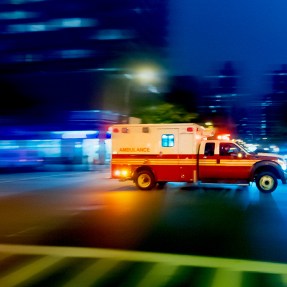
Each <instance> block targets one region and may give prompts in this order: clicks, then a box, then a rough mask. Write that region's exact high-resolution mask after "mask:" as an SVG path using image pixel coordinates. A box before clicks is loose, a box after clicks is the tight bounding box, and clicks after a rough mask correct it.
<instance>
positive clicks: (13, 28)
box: [7, 23, 46, 33]
mask: <svg viewBox="0 0 287 287" xmlns="http://www.w3.org/2000/svg"><path fill="white" fill-rule="evenodd" d="M45 30H46V26H45V25H44V24H43V23H33V24H15V25H9V26H8V28H7V32H8V33H27V32H42V31H45Z"/></svg>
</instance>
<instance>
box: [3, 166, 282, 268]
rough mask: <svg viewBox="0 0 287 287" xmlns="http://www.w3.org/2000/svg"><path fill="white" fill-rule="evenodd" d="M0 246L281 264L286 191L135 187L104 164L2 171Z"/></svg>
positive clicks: (173, 184)
mask: <svg viewBox="0 0 287 287" xmlns="http://www.w3.org/2000/svg"><path fill="white" fill-rule="evenodd" d="M0 193H1V194H0V216H1V221H0V244H4V245H5V246H6V245H9V244H17V245H19V244H20V245H37V246H58V247H59V246H62V247H85V248H86V247H88V248H104V249H107V250H108V249H112V250H123V251H139V252H152V253H168V254H174V255H176V254H179V255H180V254H181V255H191V256H194V255H196V256H208V257H215V258H230V259H233V258H234V259H240V260H256V261H257V260H258V261H265V262H278V263H286V262H287V249H286V244H287V233H286V222H287V209H286V206H287V193H286V187H285V186H282V185H281V184H280V185H279V187H278V189H277V190H276V191H275V192H274V193H272V194H261V193H259V192H258V190H257V189H256V187H255V185H252V186H249V187H238V186H228V185H220V186H216V185H200V186H196V187H195V186H192V185H187V184H179V183H169V184H167V185H166V187H165V188H164V189H162V190H153V191H148V192H144V191H138V190H137V189H136V188H135V186H134V185H133V183H132V182H129V181H127V182H119V181H117V180H112V179H110V174H109V170H108V169H103V170H95V171H70V172H69V171H62V172H42V173H41V172H39V173H27V174H26V173H19V174H5V175H4V174H2V175H1V176H0Z"/></svg>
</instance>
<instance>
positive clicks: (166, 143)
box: [161, 134, 174, 147]
mask: <svg viewBox="0 0 287 287" xmlns="http://www.w3.org/2000/svg"><path fill="white" fill-rule="evenodd" d="M161 146H162V147H173V146H174V135H172V134H164V135H162V137H161Z"/></svg>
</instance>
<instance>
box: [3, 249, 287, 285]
mask: <svg viewBox="0 0 287 287" xmlns="http://www.w3.org/2000/svg"><path fill="white" fill-rule="evenodd" d="M0 266H1V267H0V286H1V287H12V286H29V287H32V286H41V287H43V286H53V287H57V286H61V287H85V286H115V287H116V286H128V287H129V286H131V287H134V286H137V287H146V286H147V287H156V286H181V287H182V286H196V287H205V286H212V287H223V286H228V287H241V286H242V287H245V286H248V287H251V286H252V287H255V286H256V287H257V286H258V287H259V286H260V287H262V286H276V287H281V286H287V264H282V263H271V262H269V263H268V262H259V261H250V260H237V259H225V258H214V257H202V256H191V255H177V254H163V253H151V252H138V251H123V250H112V249H99V248H80V247H79V248H74V247H52V246H32V245H9V244H0Z"/></svg>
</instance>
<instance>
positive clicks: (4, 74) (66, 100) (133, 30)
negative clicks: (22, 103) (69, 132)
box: [0, 0, 167, 109]
mask: <svg viewBox="0 0 287 287" xmlns="http://www.w3.org/2000/svg"><path fill="white" fill-rule="evenodd" d="M166 21H167V3H166V1H161V0H121V1H118V0H98V1H95V0H2V1H1V2H0V27H1V29H0V79H1V80H2V81H3V82H6V83H9V84H10V86H13V85H17V87H18V89H17V90H18V92H19V94H20V93H21V94H22V95H21V96H23V94H25V96H26V97H29V98H36V99H37V100H38V101H40V102H41V103H42V104H43V105H45V106H47V107H50V108H53V109H56V107H59V109H88V108H101V91H102V87H101V86H100V84H102V83H103V77H104V76H103V75H105V74H106V73H109V72H114V71H120V70H121V69H122V68H123V67H126V66H127V65H128V64H129V63H133V62H136V61H138V62H140V61H145V62H147V61H160V60H162V57H163V56H164V49H165V46H166V38H167V31H166ZM9 92H10V90H9V89H5V90H3V89H2V90H1V87H0V93H1V94H4V96H8V95H9Z"/></svg>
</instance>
